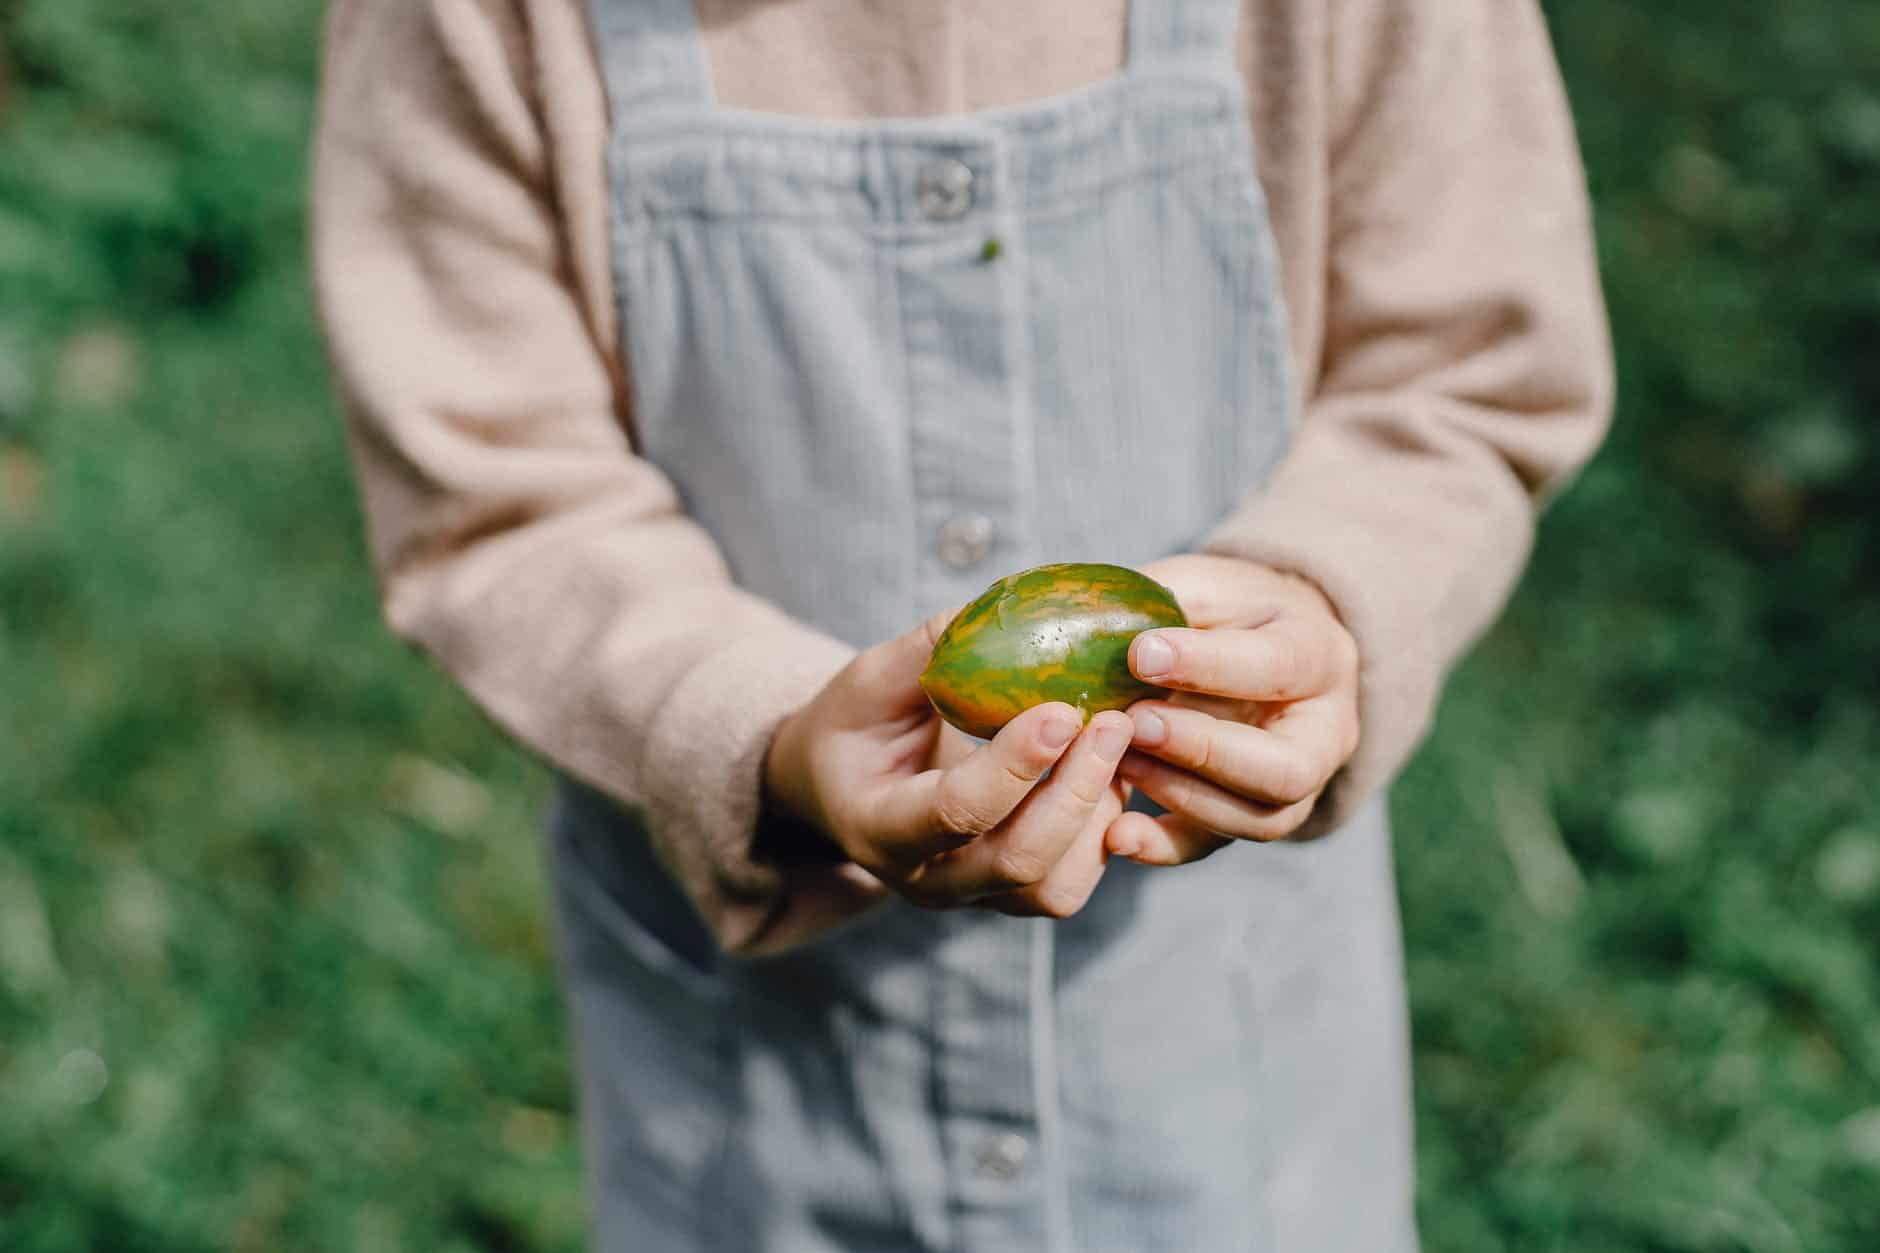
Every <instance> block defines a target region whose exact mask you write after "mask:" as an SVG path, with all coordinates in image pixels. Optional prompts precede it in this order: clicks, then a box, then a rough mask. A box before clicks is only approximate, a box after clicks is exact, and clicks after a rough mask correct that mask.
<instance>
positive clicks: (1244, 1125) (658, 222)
mask: <svg viewBox="0 0 1880 1253" xmlns="http://www.w3.org/2000/svg"><path fill="white" fill-rule="evenodd" d="M1238 9H1239V3H1238V0H1138V2H1137V3H1136V4H1135V5H1133V6H1132V12H1131V16H1130V26H1129V54H1128V64H1127V66H1126V67H1125V69H1124V70H1122V71H1121V72H1120V73H1118V74H1115V75H1113V76H1111V77H1109V78H1107V79H1105V80H1103V81H1101V82H1099V83H1097V84H1094V85H1092V86H1090V87H1086V88H1083V89H1081V90H1078V91H1075V92H1072V93H1069V94H1067V95H1063V96H1058V97H1054V98H1052V99H1049V100H1046V101H1043V102H1040V103H1037V104H1029V105H1024V106H1020V107H1014V108H1007V109H998V110H992V111H986V112H980V113H974V114H969V115H965V116H956V117H944V118H933V119H910V120H889V121H870V122H863V123H855V124H848V123H832V122H821V121H813V120H807V119H797V118H790V117H783V116H777V115H772V114H765V113H754V112H748V111H739V110H734V109H727V108H724V107H721V106H719V105H718V104H717V103H716V102H715V101H714V99H713V93H712V89H711V86H710V81H709V76H708V72H707V66H706V59H705V54H704V49H703V45H702V42H701V39H700V35H699V31H698V29H697V24H696V20H695V18H694V16H693V11H692V4H691V0H593V18H594V26H595V32H596V36H597V42H598V47H599V52H600V57H601V62H602V66H603V69H604V71H605V76H606V80H607V86H608V92H609V96H610V103H611V106H612V113H613V117H614V119H615V121H614V129H613V134H612V136H611V140H610V149H609V154H608V157H609V178H610V184H611V186H610V191H611V197H612V205H613V221H612V227H613V248H614V271H615V281H616V288H617V291H618V294H619V300H620V306H621V313H622V325H623V328H624V335H625V340H626V342H625V344H624V348H625V352H626V355H627V359H628V361H629V363H630V371H631V374H632V378H633V387H634V395H633V404H632V413H633V421H634V425H635V432H634V434H635V438H636V447H637V450H638V451H639V452H640V454H641V455H643V456H645V457H646V458H648V459H649V460H650V461H652V462H653V463H655V464H657V465H658V466H659V467H661V468H662V469H663V470H664V471H665V472H666V473H667V474H668V475H669V476H671V478H672V479H673V481H674V482H675V483H676V484H677V485H678V488H679V490H680V492H681V493H682V495H683V498H684V500H685V504H686V508H687V509H688V511H689V512H690V513H691V515H692V516H693V517H695V518H696V519H698V520H699V522H701V523H702V524H703V525H704V526H705V527H706V528H707V529H709V530H710V532H711V533H712V534H713V536H714V537H715V538H716V540H717V542H718V543H719V544H720V545H721V546H722V548H723V550H724V552H725V554H726V558H727V560H728V561H729V563H730V566H731V569H732V571H733V574H734V576H735V577H736V579H737V580H738V581H739V583H740V584H741V585H743V586H744V587H747V588H749V589H751V590H753V591H754V592H757V593H759V594H761V595H764V596H766V597H768V598H770V599H771V600H773V601H774V602H776V603H777V604H779V605H781V606H782V607H783V608H784V609H786V610H788V611H789V612H791V613H793V614H795V615H797V616H798V617H799V618H801V619H803V620H805V621H807V622H810V623H812V624H814V625H815V626H817V627H819V628H821V629H823V630H825V631H827V632H829V633H831V634H833V635H835V636H837V637H840V638H843V639H846V640H848V641H850V642H851V643H853V644H855V645H857V646H867V645H870V644H874V643H877V642H879V641H881V640H884V639H887V638H889V637H892V636H895V635H898V634H900V633H901V632H903V631H905V630H907V629H909V628H910V627H911V626H913V625H914V624H916V623H917V622H919V621H920V620H921V619H922V618H924V617H925V616H927V615H929V614H931V613H933V612H936V611H937V610H939V609H942V608H945V607H946V606H948V605H951V604H957V603H960V602H963V601H966V600H969V599H971V598H972V597H973V596H975V595H977V594H978V593H979V592H980V591H981V590H983V589H984V588H985V586H986V585H987V584H988V583H990V582H991V581H992V580H993V579H994V578H996V577H997V576H999V575H1001V574H1004V573H1007V572H1010V571H1014V570H1019V569H1023V568H1025V567H1028V566H1032V565H1037V564H1039V563H1043V562H1049V561H1110V562H1117V563H1121V564H1125V565H1139V564H1142V563H1145V562H1148V561H1151V560H1154V559H1155V558H1158V557H1161V556H1164V555H1167V554H1170V553H1174V552H1179V551H1183V550H1187V549H1191V548H1192V547H1193V545H1195V544H1196V542H1197V541H1198V540H1199V539H1200V538H1201V537H1202V536H1204V535H1205V534H1206V533H1207V532H1208V531H1209V530H1210V529H1212V527H1213V526H1215V525H1216V524H1217V523H1218V522H1219V521H1220V520H1221V519H1222V518H1223V517H1224V516H1225V515H1226V514H1227V513H1228V512H1229V511H1230V510H1231V509H1232V508H1233V507H1234V506H1235V504H1236V503H1237V502H1238V501H1239V500H1240V499H1241V498H1242V497H1243V495H1244V494H1245V493H1247V492H1248V491H1249V490H1250V489H1252V488H1253V487H1255V486H1256V485H1257V484H1258V483H1259V482H1260V481H1261V480H1262V478H1263V477H1264V476H1265V475H1266V474H1267V473H1268V472H1269V471H1270V470H1271V468H1272V467H1273V465H1274V464H1275V462H1276V461H1277V460H1278V458H1279V457H1280V456H1281V455H1282V453H1283V452H1284V450H1285V448H1286V445H1287V442H1288V438H1289V433H1290V428H1291V425H1292V421H1293V415H1292V408H1293V401H1292V397H1293V385H1292V381H1291V379H1290V378H1289V375H1288V370H1289V365H1288V356H1287V340H1286V326H1285V319H1284V310H1283V307H1282V304H1281V297H1280V289H1279V275H1278V272H1277V261H1276V258H1275V255H1274V245H1273V239H1272V234H1271V231H1270V229H1269V226H1268V223H1267V218H1266V210H1265V203H1264V198H1263V195H1262V192H1261V188H1260V184H1259V182H1258V179H1257V177H1256V173H1255V165H1254V154H1253V150H1252V137H1251V133H1250V127H1249V124H1248V116H1247V108H1248V104H1247V98H1246V94H1245V91H1244V88H1243V85H1242V83H1241V81H1240V77H1239V75H1238V73H1237V72H1236V69H1235V66H1234V60H1233V35H1234V27H1235V23H1236V20H1237V17H1238ZM551 837H552V838H551V843H550V849H551V873H552V876H553V880H554V886H555V898H556V915H557V924H558V928H559V936H560V955H561V962H562V967H563V976H564V979H565V984H566V988H567V996H568V1001H569V1005H570V1010H571V1016H572V1021H573V1026H574V1031H575V1051H576V1061H577V1068H578V1071H579V1076H580V1091H579V1099H580V1116H581V1122H582V1127H583V1136H584V1148H585V1153H586V1161H587V1167H588V1176H587V1180H588V1189H589V1201H590V1206H591V1208H592V1211H593V1214H594V1221H595V1232H596V1247H597V1248H599V1249H601V1250H605V1251H608V1253H626V1251H628V1250H632V1251H635V1253H640V1251H648V1253H669V1251H676V1250H712V1251H714V1253H719V1251H722V1253H773V1251H774V1253H835V1251H837V1250H841V1251H842V1253H856V1251H859V1250H882V1251H887V1250H897V1251H899V1250H958V1251H960V1253H1004V1251H1011V1253H1070V1251H1072V1250H1077V1251H1079V1253H1148V1251H1151V1250H1164V1249H1166V1250H1180V1251H1181V1253H1219V1251H1228V1250H1247V1251H1250V1253H1251V1251H1255V1250H1258V1251H1260V1253H1269V1251H1274V1250H1286V1251H1294V1253H1400V1251H1405V1250H1412V1249H1414V1248H1415V1244H1416V1237H1415V1232H1414V1227H1413V1223H1412V1217H1411V1138H1410V1107H1409V1082H1408V1065H1407V1059H1408V1050H1407V1039H1406V1034H1407V1033H1406V1025H1405V1013H1404V987H1403V976H1402V958H1401V953H1400V941H1399V937H1398V925H1397V915H1396V903H1395V888H1394V883H1393V879H1392V875H1391V866H1390V841H1389V834H1388V831H1387V829H1386V823H1385V818H1384V812H1383V806H1382V803H1381V801H1380V802H1377V803H1374V804H1373V805H1371V806H1370V807H1369V808H1368V809H1366V810H1365V811H1364V812H1363V813H1362V814H1361V815H1360V817H1359V818H1358V819H1356V820H1355V821H1354V822H1352V823H1351V824H1350V825H1349V826H1348V827H1347V828H1346V829H1345V830H1343V831H1340V832H1338V833H1337V834H1335V835H1333V836H1331V837H1328V838H1326V839H1324V840H1320V841H1317V842H1314V843H1311V844H1306V845H1274V846H1256V845H1236V846H1234V847H1230V848H1227V849H1224V850H1222V851H1221V852H1220V853H1217V854H1216V855H1215V856H1213V857H1212V858H1209V859H1207V860H1205V861H1202V862H1199V863H1196V864H1194V865H1191V866H1186V867H1181V868H1176V869H1167V868H1144V867H1137V866H1134V865H1133V864H1131V863H1128V862H1124V861H1121V860H1118V861H1114V862H1112V863H1111V869H1110V871H1109V873H1108V875H1107V876H1106V877H1105V878H1104V880H1103V882H1102V883H1101V884H1100V885H1099V887H1098V889H1097V891H1096V894H1095V896H1094V897H1093V898H1092V900H1091V902H1090V904H1089V905H1088V906H1087V907H1086V908H1085V909H1084V910H1083V912H1081V913H1079V914H1078V915H1077V916H1076V917H1074V918H1072V919H1070V920H1068V921H1064V922H1053V921H1049V920H1043V919H1018V918H1008V917H1005V916H1003V915H999V914H993V913H989V912H982V911H975V910H961V911H954V912H947V913H931V912H927V911H923V910H919V909H916V908H914V907H912V906H909V905H906V904H903V903H901V902H899V901H896V902H893V903H891V904H889V905H886V906H884V907H882V908H879V909H877V910H875V911H873V912H872V913H869V914H867V915H865V916H864V917H862V918H861V919H859V920H857V921H855V922H853V923H851V924H850V925H848V926H846V927H844V928H841V929H839V930H837V931H836V932H834V933H832V934H830V935H827V936H825V937H823V938H822V939H820V940H818V941H816V942H814V943H811V944H810V945H808V946H806V947H804V948H802V949H799V950H797V951H794V952H791V953H788V954H785V955H781V956H777V957H772V958H765V959H759V960H737V959H731V958H726V957H723V956H720V955H718V954H717V953H716V952H715V951H714V950H713V948H712V945H711V943H710V941H709V938H708V937H707V936H706V934H705V932H704V930H703V928H702V926H701V924H700V923H699V921H698V920H697V918H696V916H695V915H694V914H693V913H692V912H691V909H690V906H689V905H688V904H687V902H686V900H685V898H684V897H683V895H682V894H681V893H680V892H679V890H678V889H677V888H676V887H675V886H674V885H673V884H672V882H671V880H670V879H669V878H668V877H667V876H666V874H665V873H664V872H663V871H662V870H661V868H660V867H659V864H658V862H657V861H656V859H655V858H654V855H653V853H652V851H651V848H650V846H649V844H648V842H647V839H646V837H645V835H644V833H643V832H642V831H641V830H640V829H639V828H638V827H637V826H636V825H635V821H634V819H633V818H632V817H630V816H629V815H628V814H627V813H625V812H623V811H621V810H620V809H617V808H616V807H614V806H613V805H611V804H610V803H609V802H607V801H606V800H604V799H603V798H601V797H600V796H598V795H596V794H594V793H592V792H589V791H587V790H585V789H583V788H581V787H579V786H577V785H575V784H573V783H564V784H563V785H562V788H561V791H560V794H559V797H558V804H557V808H556V812H555V815H554V817H553V819H552V822H551Z"/></svg>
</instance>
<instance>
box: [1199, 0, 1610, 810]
mask: <svg viewBox="0 0 1880 1253" xmlns="http://www.w3.org/2000/svg"><path fill="white" fill-rule="evenodd" d="M1329 20H1330V23H1331V26H1330V32H1329V37H1330V55H1329V57H1328V58H1327V59H1328V61H1329V64H1330V67H1331V69H1330V81H1329V83H1328V84H1327V93H1328V103H1327V129H1328V133H1329V145H1328V147H1329V151H1328V152H1327V154H1326V156H1325V160H1326V168H1325V173H1324V178H1325V179H1326V181H1327V188H1328V199H1329V207H1328V209H1327V216H1326V219H1325V220H1326V229H1327V246H1326V264H1325V273H1324V276H1323V284H1324V285H1323V299H1324V305H1325V313H1324V322H1323V329H1324V349H1323V353H1322V356H1321V358H1320V362H1319V370H1318V373H1317V376H1316V378H1313V379H1310V380H1307V381H1306V383H1305V385H1304V386H1303V388H1302V390H1303V392H1304V394H1305V406H1304V416H1303V420H1302V423H1301V426H1300V429H1299V431H1298V435H1297V439H1296V442H1295V446H1294V448H1293V450H1292V452H1291V453H1290V454H1289V455H1288V457H1287V459H1286V460H1285V461H1284V462H1283V463H1282V465H1281V466H1280V468H1279V469H1278V470H1277V471H1276V472H1275V474H1274V475H1273V477H1272V478H1271V479H1269V481H1268V482H1267V483H1266V484H1265V485H1264V486H1263V487H1262V488H1261V489H1260V490H1259V491H1257V492H1256V493H1255V494H1253V495H1252V496H1251V497H1250V498H1249V499H1248V500H1247V501H1246V502H1245V503H1244V505H1243V507H1242V508H1241V509H1239V510H1238V511H1236V513H1235V514H1234V515H1233V516H1232V517H1231V518H1229V519H1228V520H1227V521H1226V522H1225V523H1224V524H1223V525H1222V526H1221V527H1220V528H1219V529H1218V531H1217V532H1216V533H1215V534H1214V535H1212V536H1211V537H1210V538H1209V539H1208V540H1207V541H1206V542H1205V544H1204V547H1205V548H1206V549H1207V550H1208V551H1212V552H1218V553H1226V554H1232V555H1237V556H1242V557H1246V558H1250V559H1252V560H1256V561H1261V562H1264V563H1266V564H1269V565H1272V566H1276V567H1279V568H1282V569H1288V570H1292V571H1296V572H1298V573H1300V574H1303V575H1305V576H1307V577H1309V578H1311V579H1312V580H1313V581H1315V582H1316V583H1317V584H1318V585H1319V586H1320V587H1321V588H1323V589H1324V590H1325V592H1326V593H1327V595H1328V596H1329V597H1330V598H1331V599H1332V601H1333V603H1334V605H1335V606H1336V607H1337V609H1338V611H1339V613H1340V615H1341V616H1342V617H1343V619H1344V620H1345V622H1346V624H1347V626H1348V627H1349V628H1350V629H1351V631H1352V633H1353V635H1354V636H1355V637H1356V638H1357V640H1358V645H1359V649H1360V653H1361V656H1362V672H1361V681H1360V682H1361V691H1360V714H1361V719H1362V724H1363V730H1362V737H1361V741H1360V745H1359V748H1358V751H1357V753H1356V755H1355V756H1354V757H1353V759H1352V760H1351V761H1350V762H1349V763H1348V764H1347V766H1346V767H1345V769H1344V770H1342V771H1341V772H1340V773H1339V775H1338V776H1337V777H1336V778H1335V779H1334V780H1333V783H1332V786H1331V787H1330V788H1328V790H1327V792H1326V794H1325V796H1324V797H1323V798H1322V799H1321V802H1320V806H1319V809H1318V811H1317V812H1316V813H1315V814H1314V815H1313V818H1312V820H1311V821H1310V823H1309V824H1308V826H1307V827H1306V828H1305V829H1304V830H1303V831H1302V832H1301V833H1300V834H1301V836H1302V837H1303V838H1310V837H1311V836H1313V835H1318V834H1324V833H1325V832H1328V831H1330V830H1332V829H1334V828H1335V827H1336V826H1337V825H1338V824H1339V823H1340V822H1341V821H1343V820H1344V819H1345V818H1347V817H1348V816H1349V815H1350V814H1351V812H1352V810H1353V808H1354V807H1355V806H1356V805H1357V804H1359V803H1360V802H1361V801H1362V800H1363V799H1364V798H1365V797H1367V796H1368V795H1370V794H1371V793H1372V792H1374V791H1375V790H1376V789H1377V788H1379V787H1380V786H1382V785H1383V784H1384V783H1386V782H1387V781H1388V780H1389V778H1390V777H1391V776H1392V775H1393V774H1394V773H1395V772H1396V771H1397V769H1398V768H1399V767H1400V766H1401V765H1402V764H1403V762H1404V761H1405V759H1406V758H1407V757H1408V756H1409V755H1410V753H1411V751H1412V750H1413V749H1414V748H1415V747H1416V745H1417V743H1418V742H1419V741H1420V740H1421V738H1422V737H1423V735H1424V734H1425V732H1426V730H1427V727H1428V725H1429V722H1430V719H1431V716H1432V714H1433V711H1434V707H1435V704H1436V700H1437V696H1438V693H1439V690H1440V687H1441V684H1442V681H1443V679H1444V677H1445V675H1446V673H1447V672H1448V670H1449V669H1450V667H1451V666H1453V664H1454V663H1455V661H1456V659H1457V658H1458V657H1459V656H1460V655H1461V653H1462V652H1463V651H1464V650H1465V649H1466V648H1467V647H1468V646H1469V644H1470V643H1472V642H1473V641H1474V640H1475V638H1476V637H1477V636H1478V635H1479V634H1480V633H1481V632H1482V631H1483V630H1484V629H1485V628H1486V627H1487V626H1488V624H1489V623H1490V622H1491V621H1492V619H1493V618H1494V617H1495V615H1496V614H1497V613H1498V612H1499V611H1500V609H1501V607H1502V605H1503V603H1504V601H1505V600H1506V598H1507V596H1508V594H1509V592H1510V591H1511V589H1512V588H1513V586H1514V583H1515V581H1516V580H1517V578H1518V577H1519V575H1520V572H1521V569H1522V567H1523V565H1524V564H1525V561H1526V557H1527V554H1528V551H1529V548H1530V544H1531V539H1532V534H1533V530H1534V523H1535V517H1536V513H1537V510H1538V509H1539V508H1540V507H1541V505H1542V504H1543V503H1544V502H1545V501H1546V499H1548V497H1549V496H1550V494H1552V493H1553V492H1555V491H1557V490H1558V489H1559V488H1560V487H1561V486H1562V485H1563V483H1564V482H1565V481H1566V480H1567V478H1569V477H1570V476H1571V475H1572V474H1573V473H1574V472H1576V471H1577V469H1578V468H1579V467H1580V465H1581V464H1582V463H1583V462H1584V461H1585V460H1586V459H1587V458H1588V457H1589V456H1590V455H1591V453H1592V451H1593V450H1594V449H1595V448H1596V447H1597V445H1598V443H1599V441H1600V439H1601V438H1602V436H1603V434H1604V431H1605V429H1606V425H1607V422H1608V417H1609V409H1610V404H1611V390H1612V377H1611V376H1612V363H1611V356H1610V347H1609V341H1608V337H1607V331H1606V323H1605V312H1604V307H1603V303H1602V300H1601V296H1600V291H1599V286H1598V276H1597V269H1596V264H1595V258H1594V250H1593V246H1592V232H1591V223H1590V214H1589V212H1588V207H1587V203H1586V193H1585V188H1584V183H1583V175H1582V171H1581V165H1580V159H1579V154H1578V149H1577V145H1576V142H1575V139H1574V135H1573V131H1572V122H1571V117H1570V114H1569V112H1568V110H1567V105H1566V101H1565V98H1564V93H1563V90H1562V87H1561V83H1560V78H1559V72H1558V69H1557V67H1556V66H1555V63H1554V60H1553V55H1552V50H1551V47H1550V45H1549V42H1548V38H1547V32H1546V29H1545V25H1544V23H1543V20H1542V17H1541V14H1540V12H1539V10H1538V8H1537V7H1536V6H1535V5H1534V4H1533V3H1532V2H1531V0H1443V2H1442V3H1440V4H1429V3H1423V2H1422V0H1361V2H1358V3H1350V4H1341V5H1337V6H1333V8H1332V16H1331V17H1330V19H1329Z"/></svg>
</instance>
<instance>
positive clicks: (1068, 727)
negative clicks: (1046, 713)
mask: <svg viewBox="0 0 1880 1253" xmlns="http://www.w3.org/2000/svg"><path fill="white" fill-rule="evenodd" d="M1079 729H1080V728H1079V727H1078V725H1077V719H1075V718H1073V717H1071V716H1070V715H1069V714H1057V715H1054V716H1053V717H1050V718H1047V719H1045V723H1044V725H1043V726H1042V727H1040V728H1038V740H1039V742H1040V743H1042V744H1043V745H1044V746H1045V747H1046V748H1048V749H1051V750H1052V751H1053V752H1055V751H1057V750H1058V749H1060V748H1063V747H1064V746H1065V745H1066V744H1068V743H1070V742H1071V741H1072V740H1074V739H1076V738H1077V732H1078V730H1079Z"/></svg>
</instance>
